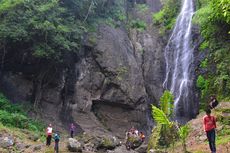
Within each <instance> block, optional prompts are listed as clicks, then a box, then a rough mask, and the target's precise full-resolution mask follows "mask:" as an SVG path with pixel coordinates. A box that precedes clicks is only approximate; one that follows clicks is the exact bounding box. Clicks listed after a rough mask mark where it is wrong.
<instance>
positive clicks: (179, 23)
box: [163, 0, 194, 117]
mask: <svg viewBox="0 0 230 153" xmlns="http://www.w3.org/2000/svg"><path fill="white" fill-rule="evenodd" d="M193 13H194V6H193V0H183V4H182V8H181V12H180V14H179V15H178V17H177V20H176V25H175V27H174V29H173V32H172V35H171V36H170V38H169V40H168V43H167V46H166V47H165V52H164V56H165V61H166V77H165V80H164V83H163V87H164V88H165V89H168V90H170V91H171V92H172V93H173V95H174V97H175V101H174V112H175V114H176V116H182V117H183V116H187V117H189V116H190V114H191V113H190V112H191V111H192V110H191V109H192V107H193V106H192V103H194V102H192V98H191V96H193V94H194V93H193V90H192V88H193V84H194V83H193V81H192V76H193V74H194V71H193V68H192V63H193V60H194V57H193V50H194V49H193V47H192V43H191V42H192V39H191V26H192V16H193Z"/></svg>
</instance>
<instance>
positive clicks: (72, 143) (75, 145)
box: [67, 138, 83, 152]
mask: <svg viewBox="0 0 230 153" xmlns="http://www.w3.org/2000/svg"><path fill="white" fill-rule="evenodd" d="M67 147H68V150H69V151H70V152H82V150H83V148H82V144H81V143H80V142H79V141H77V140H76V139H73V138H69V139H68V143H67Z"/></svg>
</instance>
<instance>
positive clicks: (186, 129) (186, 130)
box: [178, 125, 189, 152]
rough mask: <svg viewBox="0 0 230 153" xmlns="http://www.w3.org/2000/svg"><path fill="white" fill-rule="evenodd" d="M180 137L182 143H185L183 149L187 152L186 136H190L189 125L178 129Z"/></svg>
mask: <svg viewBox="0 0 230 153" xmlns="http://www.w3.org/2000/svg"><path fill="white" fill-rule="evenodd" d="M178 133H179V136H180V139H181V140H182V145H183V150H184V152H187V149H186V138H187V137H188V134H189V127H188V125H184V126H181V127H180V128H179V130H178Z"/></svg>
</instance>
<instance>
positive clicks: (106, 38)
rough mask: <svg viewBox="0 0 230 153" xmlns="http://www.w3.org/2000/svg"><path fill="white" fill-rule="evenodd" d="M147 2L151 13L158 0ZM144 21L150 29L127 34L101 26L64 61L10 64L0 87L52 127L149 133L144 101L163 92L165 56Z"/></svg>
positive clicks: (3, 75) (152, 32)
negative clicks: (74, 125)
mask: <svg viewBox="0 0 230 153" xmlns="http://www.w3.org/2000/svg"><path fill="white" fill-rule="evenodd" d="M146 3H147V4H149V5H150V6H152V7H151V10H150V11H156V10H157V7H158V6H160V2H159V1H158V0H156V5H154V3H153V1H146ZM156 6H157V7H156ZM149 15H150V16H151V13H149ZM145 20H146V21H147V22H148V23H149V26H148V27H149V28H148V29H147V30H146V31H144V32H138V31H136V30H132V31H129V34H128V32H127V31H126V30H122V29H119V28H116V29H115V28H112V27H109V26H105V25H102V26H100V27H99V29H98V32H97V33H96V34H95V35H89V36H87V37H86V38H85V41H84V49H83V51H81V53H80V54H79V55H78V56H72V55H70V56H69V57H68V59H69V61H68V63H67V64H65V65H54V66H52V65H47V64H46V63H41V62H40V63H39V64H34V63H32V64H31V63H30V62H27V63H20V64H18V66H21V67H23V69H17V68H16V69H12V68H11V66H10V65H9V66H8V67H6V68H5V70H4V71H2V73H1V78H0V88H1V90H2V91H3V92H4V93H6V95H8V97H10V98H11V99H12V100H13V101H15V102H17V101H27V102H28V101H29V102H31V104H34V105H35V106H36V107H38V108H40V111H38V113H37V114H35V113H34V112H33V113H32V112H31V114H32V115H39V116H40V117H41V118H43V119H45V120H46V121H47V122H52V123H53V124H54V125H55V128H58V127H59V126H60V127H65V128H66V127H68V123H70V122H72V121H74V122H76V123H77V124H78V125H79V126H80V127H81V129H82V130H84V131H86V132H90V133H94V134H99V135H100V134H106V133H107V134H111V133H113V134H114V135H116V136H118V137H124V132H125V130H127V129H129V128H130V127H131V126H135V127H137V128H138V129H140V130H143V131H148V130H149V121H148V119H149V116H150V114H149V104H150V103H155V104H156V103H157V102H158V100H159V97H160V96H161V94H162V91H163V89H162V87H161V86H162V81H163V74H164V62H163V59H164V58H163V52H162V45H161V42H160V40H159V38H158V36H157V32H156V31H155V30H154V29H152V28H150V27H151V22H150V20H149V17H148V16H147V17H146V19H145ZM14 64H16V63H15V62H14V61H12V62H11V65H14ZM25 65H26V66H25ZM27 66H28V67H27ZM29 67H30V73H28V69H29ZM31 67H32V69H31ZM34 67H37V68H36V69H35V68H34ZM78 129H79V128H78Z"/></svg>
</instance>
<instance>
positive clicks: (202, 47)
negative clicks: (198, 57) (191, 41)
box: [199, 41, 209, 51]
mask: <svg viewBox="0 0 230 153" xmlns="http://www.w3.org/2000/svg"><path fill="white" fill-rule="evenodd" d="M208 47H209V42H208V41H203V42H202V43H201V44H200V47H199V50H200V51H203V50H205V49H207V48H208Z"/></svg>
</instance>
